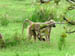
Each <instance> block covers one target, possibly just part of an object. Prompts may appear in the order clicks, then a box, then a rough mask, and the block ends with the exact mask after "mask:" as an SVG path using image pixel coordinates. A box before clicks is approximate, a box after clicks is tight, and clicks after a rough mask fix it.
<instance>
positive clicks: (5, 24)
mask: <svg viewBox="0 0 75 56" xmlns="http://www.w3.org/2000/svg"><path fill="white" fill-rule="evenodd" d="M0 22H1V25H2V26H7V25H8V24H9V20H8V19H7V18H6V16H4V15H3V16H2V17H1V18H0Z"/></svg>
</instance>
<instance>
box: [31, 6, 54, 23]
mask: <svg viewBox="0 0 75 56" xmlns="http://www.w3.org/2000/svg"><path fill="white" fill-rule="evenodd" d="M50 12H51V11H50V10H49V9H48V8H45V7H43V6H42V7H41V6H38V7H36V8H35V10H34V12H33V14H32V17H31V18H30V20H32V21H35V22H37V21H42V22H44V21H48V20H50V19H53V16H54V15H53V14H52V13H50Z"/></svg>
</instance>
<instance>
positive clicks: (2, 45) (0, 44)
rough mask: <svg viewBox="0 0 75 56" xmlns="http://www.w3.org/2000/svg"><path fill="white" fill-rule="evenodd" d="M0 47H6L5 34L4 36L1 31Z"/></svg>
mask: <svg viewBox="0 0 75 56" xmlns="http://www.w3.org/2000/svg"><path fill="white" fill-rule="evenodd" d="M0 47H1V48H3V47H5V41H4V39H3V36H2V34H1V33H0Z"/></svg>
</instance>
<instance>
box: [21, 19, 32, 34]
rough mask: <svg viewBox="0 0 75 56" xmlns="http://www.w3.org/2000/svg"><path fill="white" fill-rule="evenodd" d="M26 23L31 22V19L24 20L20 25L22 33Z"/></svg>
mask: <svg viewBox="0 0 75 56" xmlns="http://www.w3.org/2000/svg"><path fill="white" fill-rule="evenodd" d="M26 23H29V24H32V23H33V22H32V21H31V20H29V19H26V20H24V22H23V25H22V34H23V32H24V27H25V24H26Z"/></svg>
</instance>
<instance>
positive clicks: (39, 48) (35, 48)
mask: <svg viewBox="0 0 75 56" xmlns="http://www.w3.org/2000/svg"><path fill="white" fill-rule="evenodd" d="M11 25H12V27H11ZM21 26H22V24H21V23H10V24H9V25H8V26H7V27H6V28H5V27H3V26H0V32H1V33H2V35H3V36H4V39H5V41H6V44H7V45H6V48H3V49H0V54H1V56H9V55H11V56H13V55H14V56H17V55H19V56H25V55H26V56H34V55H35V56H39V55H40V56H50V55H51V56H60V55H61V56H65V55H67V54H69V55H73V54H74V55H75V48H74V47H75V38H74V37H75V36H74V34H70V35H68V37H67V38H66V46H65V48H63V50H61V51H60V50H59V49H58V41H59V38H60V35H61V34H62V32H63V31H64V29H63V26H64V25H57V27H56V28H53V30H52V33H51V43H50V44H49V43H47V42H40V41H37V42H36V43H34V41H27V40H26V39H27V37H26V36H27V33H26V30H25V35H24V38H23V39H24V40H23V41H22V40H21V41H20V42H18V43H17V42H15V40H13V39H14V37H13V35H14V34H15V33H16V32H18V33H19V34H21ZM59 27H60V30H59ZM19 37H21V35H20V36H19Z"/></svg>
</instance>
